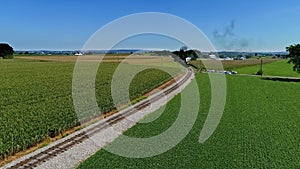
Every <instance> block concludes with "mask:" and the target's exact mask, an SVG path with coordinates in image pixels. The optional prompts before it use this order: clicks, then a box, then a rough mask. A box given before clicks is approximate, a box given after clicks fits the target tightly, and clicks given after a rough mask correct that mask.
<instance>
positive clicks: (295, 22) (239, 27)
mask: <svg viewBox="0 0 300 169" xmlns="http://www.w3.org/2000/svg"><path fill="white" fill-rule="evenodd" d="M0 4H1V10H0V15H1V17H0V23H1V26H0V42H7V43H9V44H11V45H12V46H13V47H14V48H15V49H16V50H40V49H47V50H75V49H80V48H82V46H83V45H84V43H85V42H86V41H87V40H88V38H89V37H90V36H91V35H92V34H93V33H94V32H95V31H97V30H98V29H99V28H101V27H102V26H104V25H105V24H107V23H109V22H111V21H113V20H115V19H117V18H119V17H123V16H126V15H129V14H133V13H140V12H162V13H169V14H173V15H176V16H179V17H181V18H184V19H186V20H188V21H189V22H191V23H193V24H194V25H196V26H197V27H198V28H199V29H200V30H202V31H203V32H204V33H205V34H206V35H207V36H208V38H209V39H210V40H211V41H212V42H213V45H214V46H215V47H216V48H217V50H243V51H284V50H285V47H286V46H287V45H290V44H293V43H300V31H299V30H300V29H299V28H300V1H299V0H285V1H283V0H280V1H279V0H251V1H250V0H248V1H242V0H226V1H225V0H206V1H201V0H194V1H193V0H191V1H182V0H180V1H179V0H151V1H150V0H111V1H106V0H105V1H104V0H49V1H47V0H39V1H38V0H24V1H22V0H0ZM232 24H233V27H231V28H232V29H231V34H230V36H228V37H225V38H226V39H225V40H224V39H223V40H222V39H220V36H221V35H224V32H225V30H226V28H228V27H230V26H231V25H232ZM216 35H219V36H216ZM143 39H144V40H145V39H147V40H146V41H147V43H146V41H145V43H143V42H142V41H143ZM159 40H161V41H162V42H163V41H166V38H165V37H163V38H158V37H157V36H155V37H150V36H147V37H145V38H136V39H135V41H138V42H139V43H138V44H139V46H138V47H141V48H143V47H144V48H159V45H161V44H159V43H157V41H159ZM129 41H130V40H129ZM129 41H128V43H127V46H126V44H125V43H124V45H121V47H123V48H126V47H128V48H132V47H135V46H134V45H133V44H137V43H136V42H134V38H133V40H132V42H131V43H129ZM231 43H235V44H234V45H235V46H234V47H230V45H228V44H231ZM239 43H243V44H245V45H244V46H243V45H241V46H239V45H240V44H239ZM142 44H144V46H142ZM176 45H177V46H178V45H179V43H177V42H174V43H173V46H167V45H166V46H163V47H161V48H170V49H171V48H174V47H175V48H176V47H177V46H176Z"/></svg>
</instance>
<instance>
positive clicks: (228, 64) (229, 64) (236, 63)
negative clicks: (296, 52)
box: [191, 58, 278, 71]
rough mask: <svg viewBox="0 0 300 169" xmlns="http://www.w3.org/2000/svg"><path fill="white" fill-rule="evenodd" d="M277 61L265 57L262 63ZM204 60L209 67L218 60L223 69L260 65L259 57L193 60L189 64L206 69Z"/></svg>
mask: <svg viewBox="0 0 300 169" xmlns="http://www.w3.org/2000/svg"><path fill="white" fill-rule="evenodd" d="M275 61H278V59H271V58H266V59H264V63H271V62H275ZM203 62H205V64H206V65H210V67H214V65H216V64H217V63H218V62H221V63H222V65H223V68H224V70H235V69H237V68H240V67H245V66H253V65H260V60H259V59H248V60H221V61H217V60H207V59H206V60H195V61H191V64H192V65H193V66H195V67H196V68H200V69H207V68H206V67H205V65H204V64H203ZM257 71H258V69H257Z"/></svg>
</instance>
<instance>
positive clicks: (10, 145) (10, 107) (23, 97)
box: [0, 59, 179, 158]
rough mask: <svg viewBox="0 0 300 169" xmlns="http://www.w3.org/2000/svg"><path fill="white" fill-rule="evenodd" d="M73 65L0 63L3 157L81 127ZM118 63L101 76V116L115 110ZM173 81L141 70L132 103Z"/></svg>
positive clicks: (0, 154)
mask: <svg viewBox="0 0 300 169" xmlns="http://www.w3.org/2000/svg"><path fill="white" fill-rule="evenodd" d="M74 65H75V63H73V62H41V61H37V60H35V61H34V60H23V59H14V60H1V61H0V79H1V83H0V95H1V98H0V126H1V128H0V157H1V158H4V157H6V156H8V155H12V154H14V153H16V152H18V151H22V150H26V149H27V148H29V147H31V146H34V145H35V144H37V143H39V142H41V141H42V140H44V139H46V138H49V137H54V136H56V135H58V134H60V133H61V132H63V131H65V130H67V129H69V128H72V127H74V126H77V125H79V122H78V119H77V115H76V113H75V112H74V106H73V101H72V75H73V68H74ZM118 65H119V63H101V64H100V68H99V70H98V72H97V77H96V82H95V84H96V85H95V86H96V89H95V91H96V98H97V103H98V106H99V109H100V110H101V111H102V112H107V111H110V110H113V109H114V108H115V107H114V104H113V101H112V98H111V94H110V91H111V79H112V75H113V73H114V70H115V69H116V68H117V66H118ZM127 65H128V68H130V67H132V66H131V65H130V64H127ZM134 67H138V66H137V65H135V66H134ZM170 69H172V70H171V71H173V73H174V74H177V73H179V72H178V69H174V68H170ZM170 78H171V77H170V75H169V74H167V73H164V72H162V71H161V70H158V69H147V70H144V71H142V72H140V73H139V74H137V75H136V76H135V77H134V79H133V81H132V82H131V83H130V88H129V95H130V99H135V98H137V97H139V96H141V95H142V94H143V93H145V92H147V91H149V90H151V89H153V88H155V87H157V86H159V85H161V84H162V83H164V82H166V81H168V80H170ZM120 83H121V82H120ZM93 115H94V114H93ZM96 115H100V114H96ZM89 117H92V116H91V115H90V116H89Z"/></svg>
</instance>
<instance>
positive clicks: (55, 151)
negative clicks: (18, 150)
mask: <svg viewBox="0 0 300 169" xmlns="http://www.w3.org/2000/svg"><path fill="white" fill-rule="evenodd" d="M192 74H193V73H192V71H191V70H190V69H188V71H187V73H186V75H185V77H184V78H182V79H181V80H180V81H179V82H178V83H175V84H174V85H171V87H169V88H167V89H166V90H165V91H164V92H163V93H160V94H158V95H155V96H154V97H152V98H150V99H146V100H144V101H141V102H139V103H137V104H136V105H134V106H133V107H131V108H129V109H127V110H125V111H124V112H122V114H117V115H115V116H112V117H110V118H107V120H106V121H103V122H101V123H99V124H97V125H95V126H93V127H91V128H89V129H87V130H85V131H83V132H81V133H79V134H77V135H74V136H72V137H70V138H68V139H66V140H64V141H63V142H61V143H58V144H56V145H54V146H52V147H50V148H48V149H46V150H44V151H42V152H40V153H38V154H36V155H34V156H31V157H29V158H27V159H25V160H22V161H20V162H18V163H16V164H14V165H13V166H10V167H8V168H7V169H23V168H35V167H37V166H39V165H40V164H42V163H45V162H46V161H48V160H50V159H52V158H55V157H56V156H57V155H59V154H61V153H63V152H65V151H67V150H69V149H71V148H72V147H74V146H75V145H77V144H80V143H82V142H83V141H85V140H87V139H89V137H91V136H93V135H95V134H96V133H98V132H100V131H102V130H104V129H106V128H109V127H111V126H112V125H114V124H116V123H118V122H119V121H121V120H124V119H125V118H126V117H128V116H130V115H132V114H134V113H136V112H137V111H139V110H142V109H144V108H145V107H147V106H149V105H150V104H151V103H153V102H155V101H158V100H159V99H161V98H162V97H164V96H165V95H167V94H169V93H171V92H173V91H175V90H177V89H178V88H179V87H180V86H181V85H182V84H184V82H185V81H187V80H188V79H189V78H190V77H191V76H192Z"/></svg>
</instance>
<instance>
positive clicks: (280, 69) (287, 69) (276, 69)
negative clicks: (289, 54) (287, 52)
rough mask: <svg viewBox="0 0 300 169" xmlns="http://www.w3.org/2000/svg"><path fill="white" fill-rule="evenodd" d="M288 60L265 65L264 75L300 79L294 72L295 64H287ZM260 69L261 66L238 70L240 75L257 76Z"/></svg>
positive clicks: (299, 75)
mask: <svg viewBox="0 0 300 169" xmlns="http://www.w3.org/2000/svg"><path fill="white" fill-rule="evenodd" d="M287 62H288V60H280V61H277V62H272V63H266V62H264V64H263V75H266V76H286V77H300V74H299V73H297V72H295V71H293V64H289V63H287ZM259 69H260V65H256V66H247V67H241V68H238V69H236V70H237V71H238V72H239V73H240V74H256V73H257V72H258V70H259Z"/></svg>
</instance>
